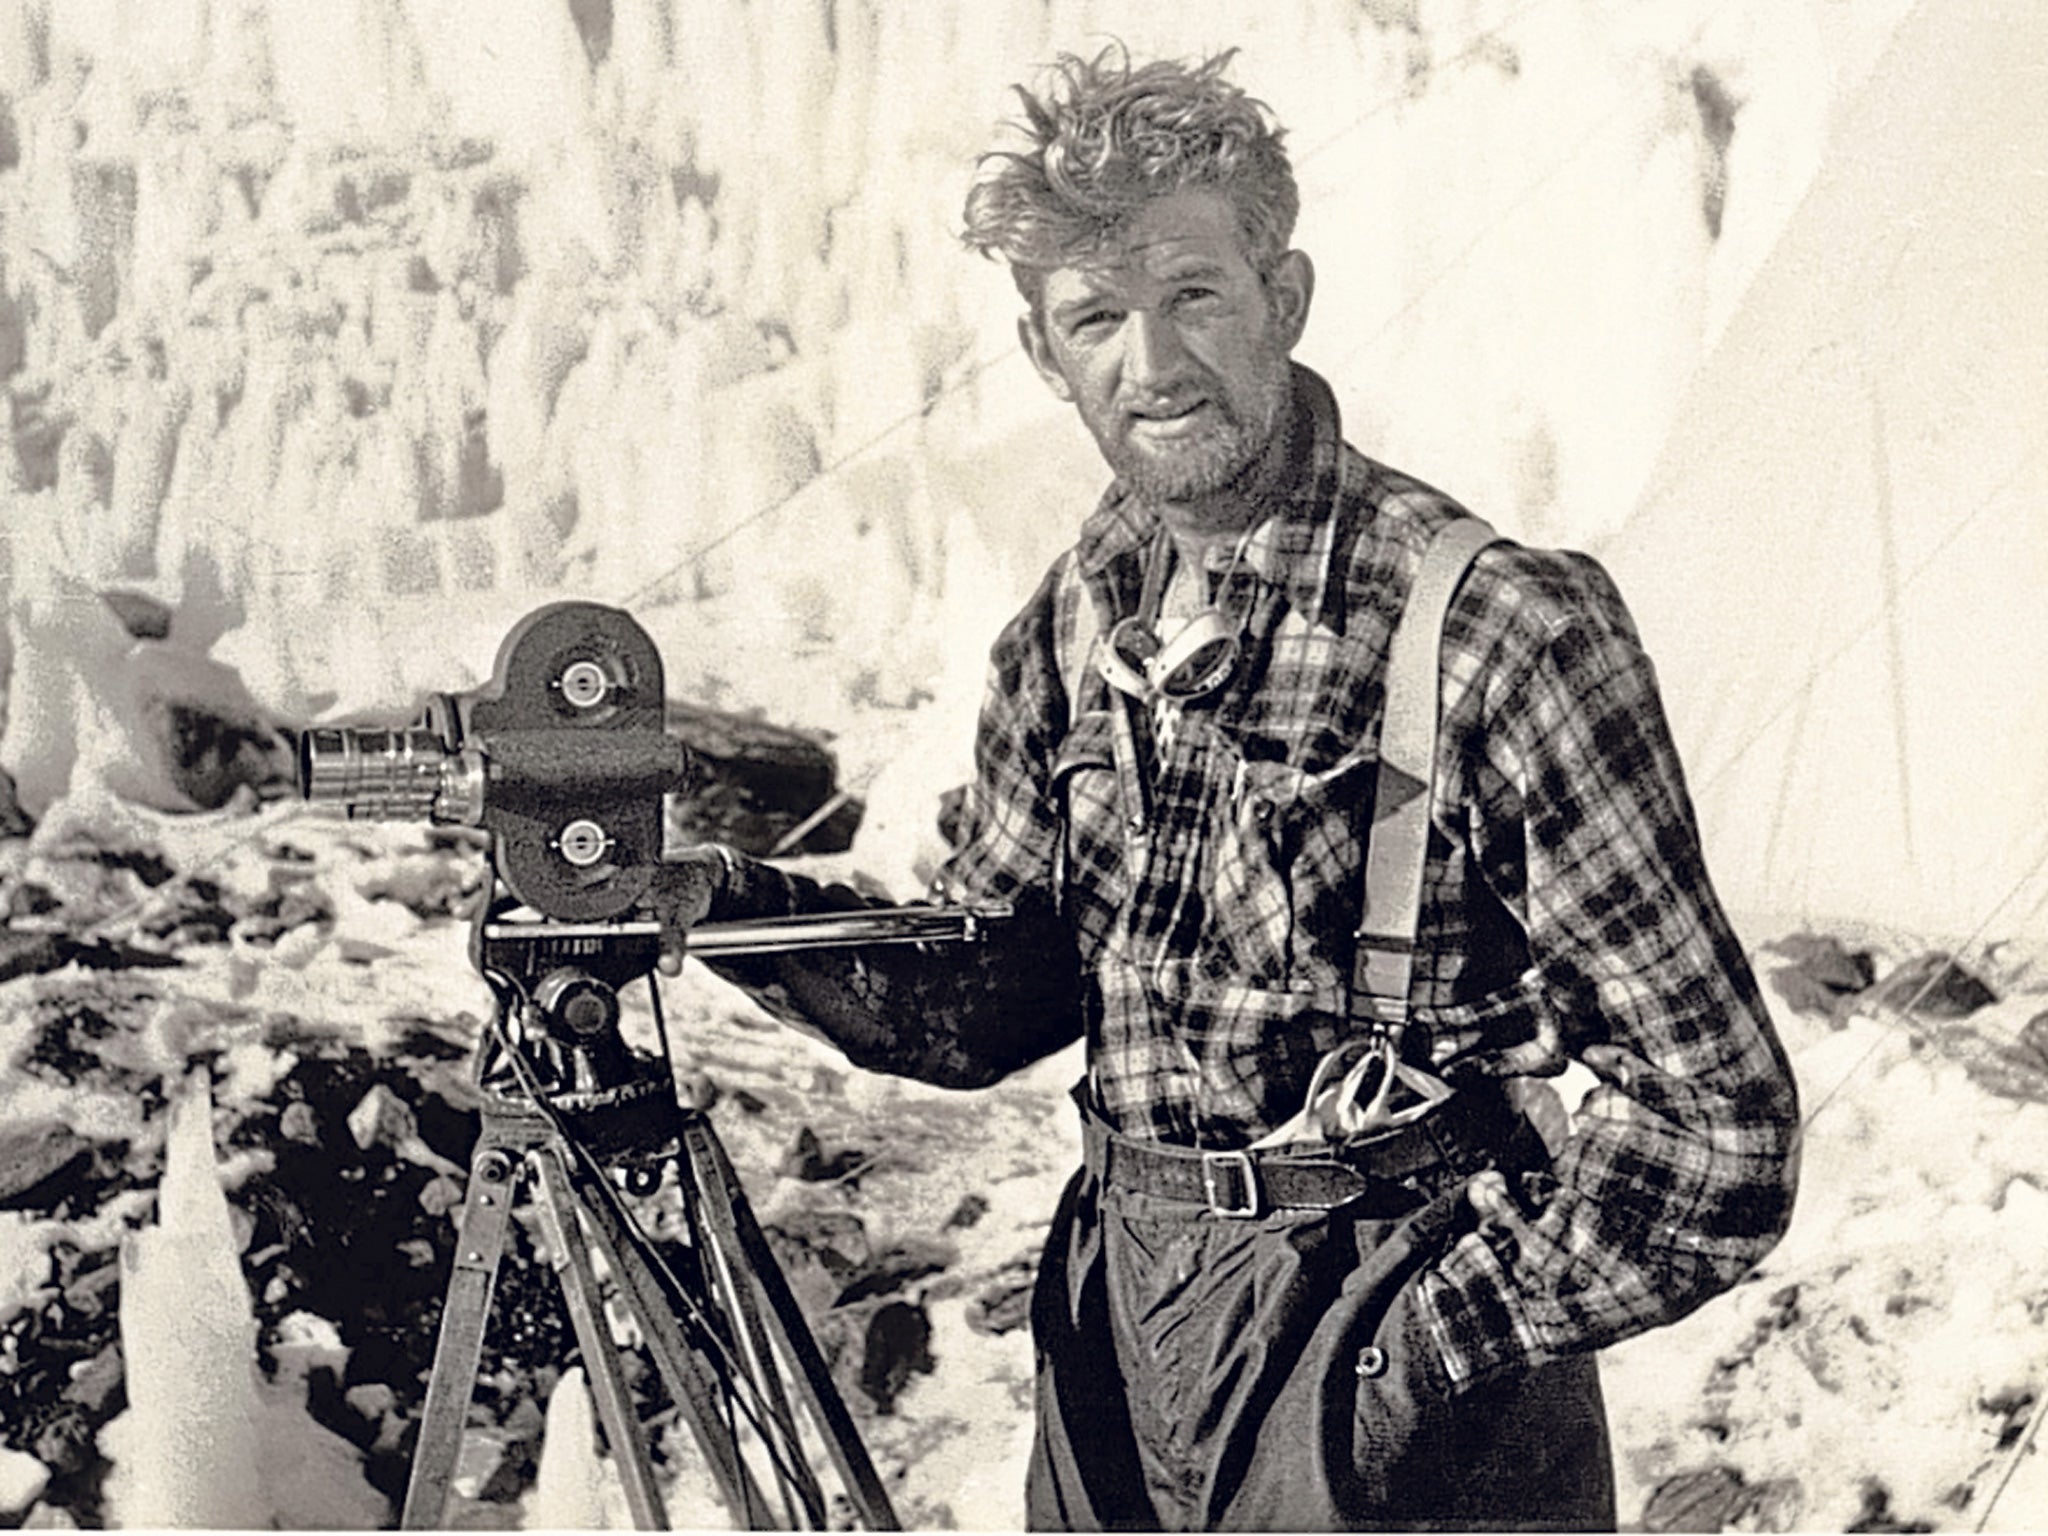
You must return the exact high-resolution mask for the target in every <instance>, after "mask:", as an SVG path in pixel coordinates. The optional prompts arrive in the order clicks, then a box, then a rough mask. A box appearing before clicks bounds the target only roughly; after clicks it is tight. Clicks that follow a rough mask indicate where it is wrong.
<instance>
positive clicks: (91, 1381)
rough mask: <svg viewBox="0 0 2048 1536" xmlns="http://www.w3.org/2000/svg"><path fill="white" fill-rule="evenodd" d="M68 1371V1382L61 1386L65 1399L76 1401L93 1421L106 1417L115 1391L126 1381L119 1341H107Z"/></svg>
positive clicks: (118, 1390) (119, 1389)
mask: <svg viewBox="0 0 2048 1536" xmlns="http://www.w3.org/2000/svg"><path fill="white" fill-rule="evenodd" d="M71 1371H72V1374H71V1382H70V1385H68V1386H66V1387H65V1388H64V1399H65V1401H67V1402H73V1403H76V1404H78V1406H79V1407H81V1408H83V1409H84V1410H85V1411H86V1414H87V1415H88V1416H89V1417H90V1418H92V1419H93V1420H94V1421H96V1422H97V1421H98V1420H101V1419H104V1418H106V1417H107V1415H108V1414H109V1413H110V1412H111V1411H112V1410H111V1408H110V1406H109V1405H110V1404H111V1403H112V1402H113V1400H114V1396H115V1394H116V1393H118V1392H120V1391H121V1389H122V1388H123V1387H124V1386H125V1385H126V1384H127V1383H126V1374H125V1373H126V1367H125V1366H124V1365H123V1364H122V1361H121V1346H120V1344H119V1343H113V1344H109V1345H108V1346H107V1347H106V1348H105V1349H102V1350H101V1351H100V1352H99V1353H98V1354H96V1355H94V1356H93V1357H92V1359H90V1360H81V1361H79V1362H78V1363H77V1364H75V1365H73V1366H72V1368H71Z"/></svg>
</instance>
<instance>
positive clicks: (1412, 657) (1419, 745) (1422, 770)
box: [1351, 517, 1499, 1040]
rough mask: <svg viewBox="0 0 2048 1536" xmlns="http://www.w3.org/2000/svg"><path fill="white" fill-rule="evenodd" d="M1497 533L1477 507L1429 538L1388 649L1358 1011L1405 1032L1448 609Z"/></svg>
mask: <svg viewBox="0 0 2048 1536" xmlns="http://www.w3.org/2000/svg"><path fill="white" fill-rule="evenodd" d="M1497 542H1499V536H1498V535H1497V534H1495V533H1494V531H1493V530H1492V529H1491V528H1489V527H1488V526H1487V525H1486V524H1485V523H1483V522H1481V521H1480V520H1479V519H1477V518H1475V517H1467V518H1461V519H1460V520H1459V521H1457V522H1455V523H1451V524H1449V525H1448V526H1446V527H1445V528H1443V529H1442V530H1441V531H1440V532H1439V533H1438V534H1437V535H1436V537H1435V538H1434V539H1432V540H1431V541H1430V545H1429V549H1428V551H1427V552H1426V553H1425V554H1424V555H1423V558H1422V570H1421V572H1420V574H1418V575H1417V576H1416V578H1415V586H1414V588H1413V589H1412V590H1411V591H1410V592H1409V594H1408V603H1407V606H1406V607H1405V608H1404V609H1403V610H1402V613H1401V621H1400V623H1399V624H1398V625H1396V626H1395V628H1394V638H1393V643H1392V645H1391V647H1390V648H1389V650H1388V653H1387V704H1386V714H1385V717H1384V720H1383V722H1382V724H1381V727H1380V761H1379V777H1378V787H1377V790H1376V792H1375V794H1374V797H1373V826H1372V830H1371V833H1370V836H1369V839H1368V846H1367V850H1366V856H1365V893H1364V897H1365V899H1364V902H1363V905H1362V908H1361V910H1362V913H1363V917H1362V919H1361V921H1360V923H1359V927H1358V949H1357V958H1356V960H1355V961H1354V963H1353V966H1352V975H1351V1013H1352V1017H1353V1018H1356V1019H1366V1020H1370V1021H1372V1022H1374V1023H1376V1024H1377V1025H1379V1026H1380V1027H1381V1028H1382V1029H1384V1030H1385V1031H1386V1032H1388V1033H1389V1034H1391V1035H1392V1036H1393V1037H1394V1038H1395V1039H1397V1040H1398V1039H1399V1036H1400V1033H1401V1031H1402V1029H1403V1028H1405V1027H1406V1025H1407V1023H1408V1006H1409V1003H1408V994H1409V990H1410V987H1411V985H1412V983H1413V981H1414V976H1415V934H1416V928H1417V926H1418V923H1419V921H1420V918H1421V913H1422V866H1423V859H1424V855H1425V854H1426V853H1427V852H1428V848H1429V802H1430V798H1431V788H1432V785H1433V783H1434V781H1435V777H1436V734H1437V717H1438V711H1439V707H1440V704H1441V699H1440V697H1439V688H1438V682H1437V680H1438V678H1439V677H1440V676H1441V675H1442V672H1443V632H1444V616H1445V614H1446V613H1447V612H1448V611H1449V610H1450V606H1451V599H1452V598H1453V597H1454V596H1455V595H1456V594H1457V590H1458V586H1459V584H1460V583H1461V582H1462V581H1464V579H1465V573H1466V571H1467V570H1469V569H1470V568H1471V565H1472V562H1473V560H1474V559H1476V558H1477V557H1478V554H1479V552H1480V551H1481V550H1482V549H1485V548H1486V547H1487V546H1488V545H1489V544H1494V543H1497Z"/></svg>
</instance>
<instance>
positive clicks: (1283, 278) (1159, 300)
mask: <svg viewBox="0 0 2048 1536" xmlns="http://www.w3.org/2000/svg"><path fill="white" fill-rule="evenodd" d="M1312 284H1313V274H1312V273H1311V271H1310V268H1309V264H1308V258H1307V257H1305V256H1303V255H1302V254H1301V253H1300V252H1299V251H1290V252H1288V253H1287V255H1286V256H1284V257H1282V258H1281V260H1280V262H1279V263H1278V264H1277V266H1276V267H1275V269H1274V271H1273V272H1272V273H1271V274H1270V275H1269V276H1268V277H1266V278H1265V279H1264V280H1261V278H1260V276H1259V274H1258V272H1257V270H1256V269H1255V268H1254V267H1253V266H1252V264H1251V260H1250V258H1249V256H1248V255H1247V254H1246V251H1245V248H1244V239H1243V236H1242V235H1241V234H1240V233H1239V230H1238V226H1237V220H1236V218H1235V216H1234V215H1233V213H1232V211H1231V207H1230V204H1229V203H1228V202H1227V201H1226V200H1225V199H1224V198H1223V196H1222V195H1221V194H1220V193H1216V192H1211V191H1203V190H1195V191H1184V192H1175V193H1171V194H1169V195H1167V196H1164V197H1160V198H1157V199H1155V200H1154V201H1153V202H1151V203H1148V204H1146V205H1145V207H1143V208H1142V209H1140V210H1139V211H1138V212H1137V213H1136V214H1135V215H1133V216H1132V217H1131V219H1130V220H1129V222H1128V223H1126V224H1125V225H1124V227H1123V228H1122V229H1121V230H1120V231H1119V238H1118V239H1117V240H1116V241H1115V242H1114V243H1113V244H1112V245H1111V246H1110V247H1109V248H1108V249H1106V250H1105V251H1104V252H1103V253H1102V255H1101V257H1100V258H1099V259H1093V260H1091V261H1089V262H1088V263H1087V264H1086V265H1080V266H1072V267H1060V268H1058V269H1056V270H1054V271H1052V272H1050V273H1048V274H1047V275H1046V278H1045V286H1044V293H1043V297H1042V299H1041V302H1040V304H1039V306H1038V308H1037V310H1036V311H1035V312H1034V313H1033V314H1031V315H1027V316H1026V317H1025V318H1024V319H1023V320H1022V321H1021V322H1020V323H1019V331H1020V333H1021V335H1022V337H1023V340H1024V346H1025V350H1026V351H1027V352H1028V353H1029V354H1030V355H1031V360H1032V362H1033V363H1035V364H1036V365H1037V367H1038V371H1039V372H1040V373H1041V374H1042V375H1044V377H1045V381H1046V383H1047V384H1049V385H1050V386H1051V387H1052V390H1053V392H1054V393H1055V394H1057V395H1058V396H1059V397H1060V398H1061V399H1062V400H1067V401H1071V402H1072V403H1073V405H1074V406H1075V407H1076V408H1077V409H1078V410H1079V411H1080V413H1081V420H1082V421H1083V423H1085V424H1086V426H1087V428H1088V430H1089V432H1090V433H1091V434H1092V435H1093V436H1094V438H1095V441H1096V444H1097V445H1098V446H1099V447H1100V448H1101V449H1102V454H1103V457H1104V458H1105V459H1107V460H1108V461H1109V466H1110V468H1111V469H1113V470H1114V471H1115V472H1116V473H1117V474H1118V475H1119V476H1120V477H1122V478H1123V479H1124V480H1125V481H1126V482H1127V483H1128V484H1129V485H1131V486H1132V487H1133V488H1134V489H1135V490H1137V491H1138V492H1139V493H1140V494H1143V495H1146V496H1148V497H1150V498H1152V499H1154V500H1157V501H1162V502H1190V501H1199V500H1200V499H1202V498H1204V497H1208V496H1213V495H1215V494H1216V493H1218V492H1220V491H1223V490H1226V489H1228V488H1229V487H1230V486H1232V485H1233V484H1235V483H1237V482H1238V481H1239V479H1240V477H1242V476H1243V475H1244V473H1245V471H1246V470H1247V469H1248V468H1249V467H1250V466H1251V465H1252V464H1253V463H1254V462H1255V461H1256V460H1257V459H1258V458H1259V456H1260V454H1261V453H1262V452H1263V451H1264V450H1265V448H1266V446H1267V444H1268V443H1269V442H1271V440H1272V438H1273V434H1274V432H1275V431H1276V430H1277V429H1278V427H1279V424H1280V421H1281V417H1282V415H1283V412H1284V410H1285V408H1286V404H1287V399H1288V391H1289V373H1288V356H1289V354H1290V353H1291V352H1292V351H1293V350H1294V345H1295V343H1296V342H1297V341H1299V340H1300V338H1301V329H1302V325H1303V323H1304V322H1305V320H1306V319H1307V316H1308V300H1309V294H1310V290H1311V287H1312Z"/></svg>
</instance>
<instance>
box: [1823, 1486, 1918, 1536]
mask: <svg viewBox="0 0 2048 1536" xmlns="http://www.w3.org/2000/svg"><path fill="white" fill-rule="evenodd" d="M1862 1497H1863V1507H1862V1508H1861V1509H1860V1510H1859V1511H1858V1512H1857V1515H1856V1518H1855V1519H1854V1520H1851V1521H1850V1522H1849V1524H1848V1525H1847V1526H1845V1527H1844V1529H1845V1530H1849V1531H1931V1530H1933V1529H1934V1527H1933V1526H1932V1525H1930V1524H1929V1523H1928V1522H1927V1521H1925V1520H1902V1519H1900V1518H1899V1517H1898V1516H1897V1515H1895V1514H1893V1513H1892V1493H1891V1490H1890V1489H1889V1488H1887V1487H1885V1485H1884V1484H1883V1483H1881V1482H1879V1481H1878V1480H1877V1479H1876V1478H1874V1477H1866V1478H1865V1479H1864V1480H1863V1492H1862Z"/></svg>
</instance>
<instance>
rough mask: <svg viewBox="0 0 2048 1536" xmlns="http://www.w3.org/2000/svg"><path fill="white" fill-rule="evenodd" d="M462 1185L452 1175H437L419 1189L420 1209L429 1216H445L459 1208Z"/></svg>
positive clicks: (461, 1199) (459, 1180)
mask: <svg viewBox="0 0 2048 1536" xmlns="http://www.w3.org/2000/svg"><path fill="white" fill-rule="evenodd" d="M464 1192H465V1191H464V1185H463V1181H462V1180H461V1179H458V1178H456V1177H455V1175H453V1174H452V1173H437V1174H435V1175H434V1177H432V1178H431V1179H429V1180H427V1182H426V1183H425V1185H423V1186H422V1187H421V1189H420V1209H421V1210H423V1211H425V1212H426V1213H427V1214H428V1215H429V1216H446V1215H447V1214H448V1213H449V1212H450V1211H453V1210H457V1209H459V1208H460V1207H461V1205H462V1201H463V1196H464Z"/></svg>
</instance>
